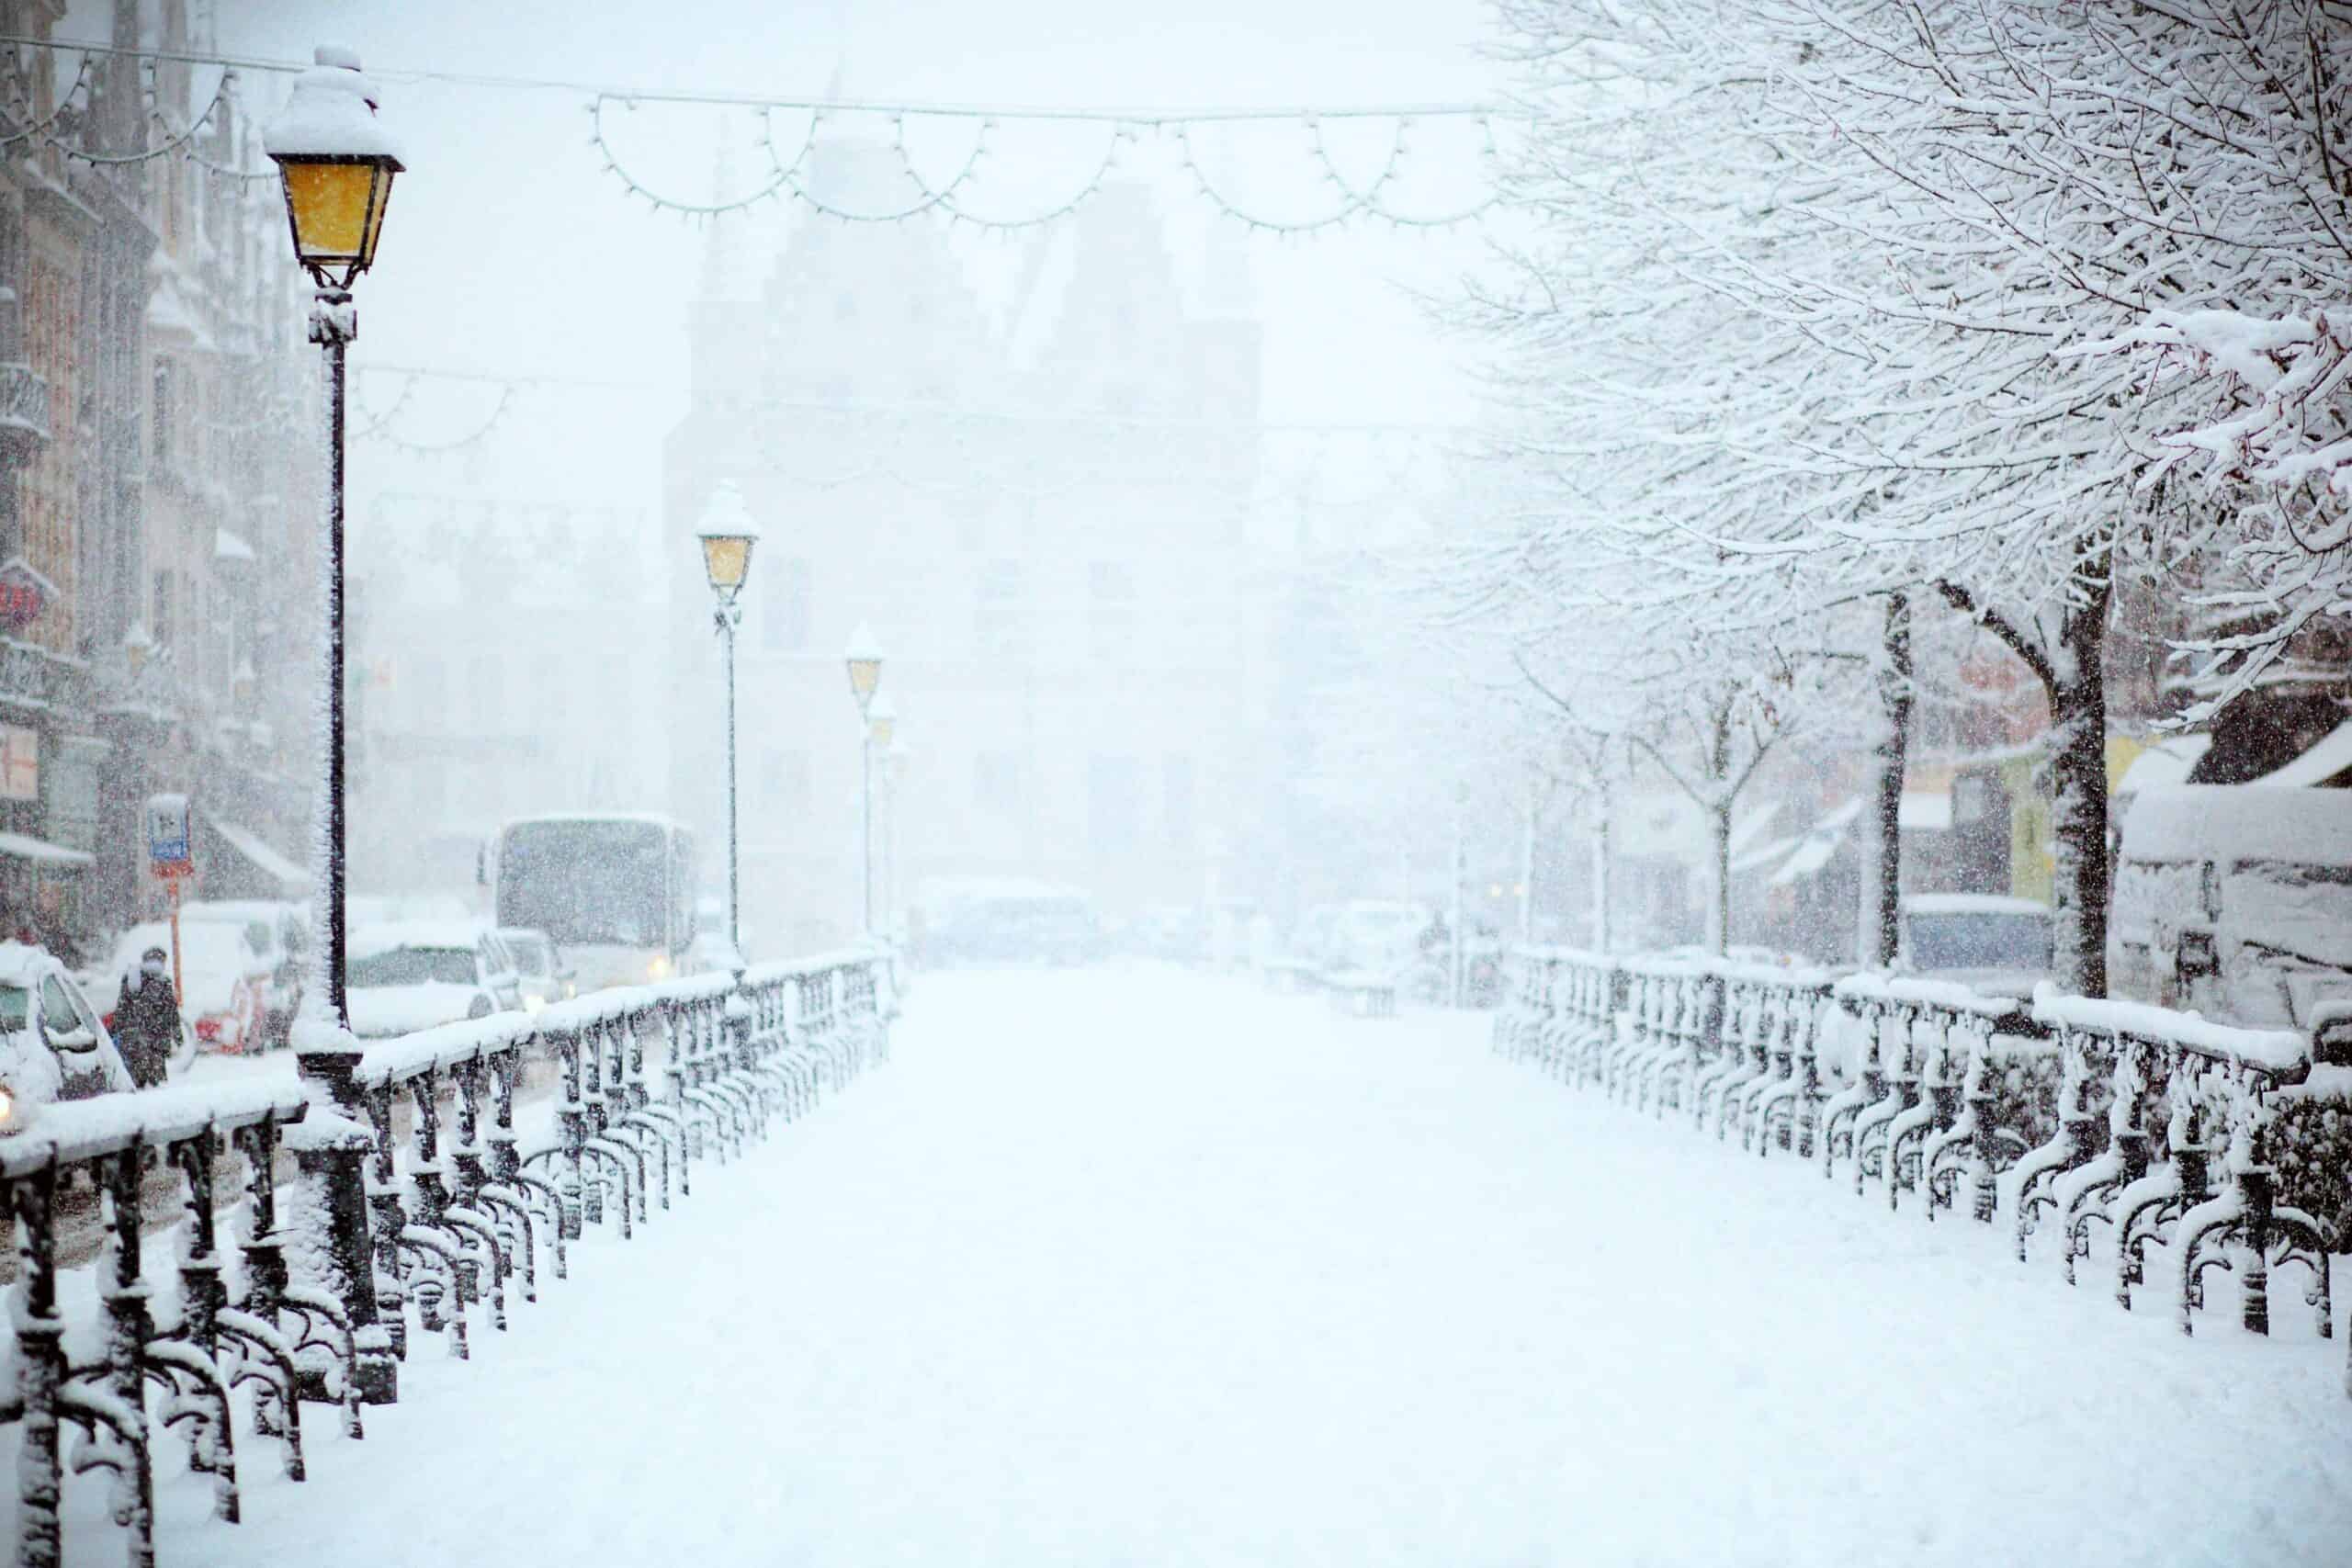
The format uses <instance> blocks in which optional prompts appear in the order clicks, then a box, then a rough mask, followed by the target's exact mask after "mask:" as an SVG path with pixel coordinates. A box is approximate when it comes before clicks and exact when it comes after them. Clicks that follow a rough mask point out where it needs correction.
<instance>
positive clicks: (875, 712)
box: [865, 697, 899, 752]
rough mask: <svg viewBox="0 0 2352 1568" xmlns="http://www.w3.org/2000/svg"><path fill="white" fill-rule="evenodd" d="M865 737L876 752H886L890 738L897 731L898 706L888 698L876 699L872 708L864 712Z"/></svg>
mask: <svg viewBox="0 0 2352 1568" xmlns="http://www.w3.org/2000/svg"><path fill="white" fill-rule="evenodd" d="M865 719H866V737H867V739H871V740H872V741H873V742H874V747H875V750H877V751H885V752H887V751H888V750H889V749H890V737H891V736H893V735H895V734H897V733H898V730H899V705H898V704H896V703H894V702H892V701H891V700H890V699H889V698H888V697H876V699H875V700H874V705H873V706H871V707H869V708H867V709H866V710H865Z"/></svg>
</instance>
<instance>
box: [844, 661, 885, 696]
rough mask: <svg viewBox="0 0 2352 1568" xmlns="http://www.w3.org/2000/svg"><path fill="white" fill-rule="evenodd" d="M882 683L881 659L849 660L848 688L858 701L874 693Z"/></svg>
mask: <svg viewBox="0 0 2352 1568" xmlns="http://www.w3.org/2000/svg"><path fill="white" fill-rule="evenodd" d="M881 683H882V661H881V660H878V659H853V660H850V661H849V689H850V691H851V693H852V694H854V696H855V697H856V698H857V700H858V701H859V702H864V701H865V699H866V698H868V697H870V696H872V695H873V694H874V688H875V687H876V686H878V685H880V684H881Z"/></svg>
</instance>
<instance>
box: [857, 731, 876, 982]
mask: <svg viewBox="0 0 2352 1568" xmlns="http://www.w3.org/2000/svg"><path fill="white" fill-rule="evenodd" d="M858 722H859V725H860V726H861V728H862V729H863V731H864V733H862V734H861V735H860V736H859V737H858V742H857V749H858V754H859V756H860V757H861V758H863V759H864V765H865V787H864V789H862V790H861V791H860V792H859V799H860V801H861V803H862V807H861V810H862V816H863V818H864V827H863V828H862V829H860V831H859V833H858V836H857V840H858V841H857V849H858V863H859V873H860V874H859V877H858V889H859V891H858V908H859V909H860V910H861V911H862V912H861V915H860V917H859V918H860V920H861V922H862V925H861V929H862V930H863V931H865V935H866V936H868V937H869V938H870V937H872V936H873V935H874V724H873V721H872V720H871V719H869V718H867V717H866V716H865V715H863V714H861V715H859V717H858Z"/></svg>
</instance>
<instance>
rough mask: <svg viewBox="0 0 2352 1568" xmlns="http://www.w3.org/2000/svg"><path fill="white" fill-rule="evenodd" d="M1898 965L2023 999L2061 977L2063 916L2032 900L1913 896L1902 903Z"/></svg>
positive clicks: (1987, 895)
mask: <svg viewBox="0 0 2352 1568" xmlns="http://www.w3.org/2000/svg"><path fill="white" fill-rule="evenodd" d="M1896 920H1897V927H1896V938H1895V964H1896V966H1897V967H1898V968H1903V969H1906V970H1909V971H1911V972H1912V973H1914V974H1917V975H1924V976H1933V977H1935V978H1937V979H1939V980H1951V981H1954V982H1957V983H1958V984H1961V985H1963V986H1966V987H1969V988H1970V989H1972V990H1974V991H1978V992H1981V993H1983V994H1985V995H1986V996H1996V997H2002V996H2008V997H2017V998H2030V997H2031V996H2032V995H2033V987H2035V986H2036V985H2037V984H2039V983H2040V982H2041V981H2043V980H2048V979H2052V978H2053V977H2055V976H2056V974H2057V941H2058V927H2057V916H2056V914H2055V913H2054V912H2053V911H2052V909H2051V908H2050V906H2049V905H2047V904H2044V903H2041V902H2039V901H2038V900H2035V899H2032V898H2011V897H2005V896H2002V895H1998V894H1991V893H1907V894H1905V895H1904V897H1903V900H1902V902H1901V904H1900V905H1898V906H1897V908H1896Z"/></svg>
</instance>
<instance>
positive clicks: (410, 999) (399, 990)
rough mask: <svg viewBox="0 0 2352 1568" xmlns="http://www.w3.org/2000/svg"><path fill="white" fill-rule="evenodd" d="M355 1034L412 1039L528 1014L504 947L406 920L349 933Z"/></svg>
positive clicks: (461, 927)
mask: <svg viewBox="0 0 2352 1568" xmlns="http://www.w3.org/2000/svg"><path fill="white" fill-rule="evenodd" d="M344 985H345V1000H346V1002H347V1003H348V1005H349V1007H350V1009H351V1029H352V1032H353V1033H355V1034H357V1035H359V1036H360V1037H361V1038H363V1039H379V1038H381V1037H382V1036H385V1035H388V1034H409V1033H413V1032H415V1031H417V1030H420V1029H430V1028H432V1027H433V1026H434V1025H435V1024H437V1023H450V1022H454V1021H457V1020H458V1019H465V1018H487V1017H489V1016H490V1015H491V1014H492V1013H493V1012H499V1011H503V1010H521V1008H522V1006H523V992H522V980H521V976H518V975H517V974H516V973H515V960H514V957H513V955H512V954H511V953H508V952H507V950H506V946H505V944H504V943H503V942H500V941H499V940H498V938H497V937H496V936H495V935H494V934H493V933H492V932H491V931H486V930H483V929H481V928H479V927H474V926H469V925H466V924H464V923H461V922H451V921H440V920H407V921H399V922H395V923H393V924H390V925H380V926H366V927H362V928H360V929H358V930H356V931H353V932H352V933H351V936H350V939H349V943H348V948H347V952H346V955H345V964H344Z"/></svg>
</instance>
